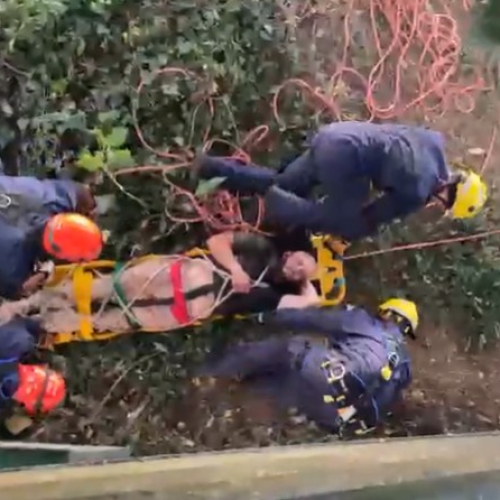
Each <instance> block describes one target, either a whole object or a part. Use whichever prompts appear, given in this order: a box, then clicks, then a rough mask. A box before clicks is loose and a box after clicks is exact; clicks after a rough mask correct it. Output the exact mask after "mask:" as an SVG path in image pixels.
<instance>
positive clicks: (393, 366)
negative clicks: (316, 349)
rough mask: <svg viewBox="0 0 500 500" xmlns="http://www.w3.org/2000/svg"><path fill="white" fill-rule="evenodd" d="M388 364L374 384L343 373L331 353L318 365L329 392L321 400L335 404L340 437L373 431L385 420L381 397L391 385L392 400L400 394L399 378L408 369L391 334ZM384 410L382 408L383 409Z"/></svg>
mask: <svg viewBox="0 0 500 500" xmlns="http://www.w3.org/2000/svg"><path fill="white" fill-rule="evenodd" d="M386 343H387V346H386V347H387V352H388V355H387V362H386V363H385V364H384V366H383V367H382V368H381V369H380V372H379V374H378V376H375V377H374V378H373V380H369V381H366V380H362V378H361V377H360V376H358V375H357V374H356V373H355V371H353V370H348V369H346V364H345V363H344V361H343V360H342V359H341V358H340V356H338V355H337V353H336V352H335V351H333V350H331V351H330V354H329V355H328V356H327V357H326V359H325V361H324V362H323V363H322V365H321V369H322V371H323V374H324V376H325V378H326V380H327V382H328V384H329V386H330V392H329V393H328V394H325V395H324V396H323V402H324V403H326V404H334V405H335V406H336V409H337V418H336V420H337V422H336V424H337V427H338V429H339V435H341V436H343V435H346V434H354V435H363V434H365V433H367V432H370V431H372V430H373V429H374V428H375V427H376V426H377V425H378V424H379V423H380V421H381V418H382V417H383V416H384V415H383V413H384V410H385V408H383V407H381V405H380V403H381V401H379V399H380V397H381V396H382V393H383V392H384V391H385V390H386V389H387V388H388V385H389V384H392V385H393V389H394V396H395V395H396V394H397V393H398V392H399V391H398V387H399V384H400V382H401V374H402V371H403V370H404V369H406V367H405V365H408V363H409V359H408V358H407V356H406V354H405V351H404V349H403V341H402V339H400V338H397V337H396V336H395V335H393V334H392V332H387V334H386ZM384 406H385V405H384Z"/></svg>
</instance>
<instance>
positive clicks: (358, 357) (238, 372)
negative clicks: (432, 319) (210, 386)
mask: <svg viewBox="0 0 500 500" xmlns="http://www.w3.org/2000/svg"><path fill="white" fill-rule="evenodd" d="M273 316H274V318H273V320H272V321H271V322H270V324H271V325H273V326H274V327H276V326H281V327H283V326H284V327H287V328H288V329H290V330H291V331H292V332H293V333H294V334H295V335H293V336H276V337H271V338H268V339H265V340H262V341H255V342H245V343H240V344H236V345H233V346H230V347H229V348H228V349H227V350H226V351H225V352H223V353H222V355H217V356H215V357H214V359H212V360H211V361H208V362H207V363H206V365H205V366H204V367H203V368H202V369H200V370H199V372H198V373H197V374H196V375H197V379H196V380H198V381H199V378H200V377H201V378H202V379H205V381H207V380H213V378H214V377H215V378H219V379H226V380H237V381H241V382H247V383H249V384H250V386H251V387H252V388H253V389H254V390H257V391H258V393H259V394H261V395H262V396H263V397H264V396H267V397H271V398H272V400H274V401H275V402H277V403H278V404H279V405H281V406H283V407H293V408H296V409H298V410H299V411H300V412H301V413H302V414H304V415H305V416H306V417H308V418H309V419H310V420H312V421H314V422H315V423H316V424H317V425H318V426H319V427H321V428H323V429H325V430H327V431H329V432H332V433H339V432H340V433H342V432H354V433H356V434H359V433H364V432H365V431H367V430H369V429H372V428H374V427H376V426H377V425H378V424H379V423H380V422H381V421H383V419H384V417H385V416H386V415H387V414H388V412H389V411H390V410H391V407H392V406H393V404H394V403H395V402H396V400H397V399H398V397H399V396H400V395H401V392H402V391H403V389H405V388H406V387H407V386H408V385H409V383H410V381H411V369H410V359H409V355H408V352H407V350H406V347H405V337H407V336H409V337H410V338H415V331H416V329H417V326H418V313H417V308H416V306H415V304H414V303H413V302H410V301H407V300H403V299H391V300H388V301H387V302H385V303H383V304H382V305H381V306H380V308H379V311H378V314H377V315H376V316H374V315H372V314H370V313H368V312H367V311H366V310H364V309H362V308H360V307H352V306H347V307H341V308H334V307H329V308H317V307H308V308H302V309H291V308H282V309H278V311H277V312H276V313H275V314H274V315H273ZM305 334H307V336H306V335H305ZM313 335H318V336H319V335H321V336H322V337H323V340H324V342H315V339H313V338H312V336H313Z"/></svg>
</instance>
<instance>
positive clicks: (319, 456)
mask: <svg viewBox="0 0 500 500" xmlns="http://www.w3.org/2000/svg"><path fill="white" fill-rule="evenodd" d="M499 449H500V433H493V434H470V435H464V436H450V437H444V436H443V437H430V438H412V439H392V440H381V441H378V440H370V441H359V442H353V443H347V444H344V443H342V444H340V443H335V444H329V445H317V446H316V445H311V446H290V447H273V448H263V449H258V450H245V451H234V452H224V453H210V454H196V455H183V456H177V457H166V458H152V459H146V460H133V461H128V462H118V463H110V464H106V465H100V466H74V467H50V468H34V469H31V470H29V471H19V472H5V473H2V474H0V485H1V486H0V488H1V492H2V498H8V499H9V500H33V498H36V499H37V500H77V499H78V500H83V499H85V500H91V499H92V500H104V499H110V498H113V499H114V500H132V499H133V500H138V499H141V498H148V500H151V499H164V498H165V499H166V498H168V499H175V500H184V499H186V500H187V499H190V500H193V499H207V498H210V499H214V500H240V499H241V500H249V499H259V500H287V499H291V498H301V497H302V498H308V497H313V496H316V495H323V494H333V493H338V492H342V491H348V490H352V489H359V488H366V487H373V486H377V485H384V484H385V485H390V484H397V483H402V482H413V481H417V480H421V479H430V478H433V479H434V478H442V477H451V476H460V475H462V474H471V473H477V472H487V471H492V470H500V453H499V452H498V450H499ZM143 495H144V496H143ZM332 498H335V497H334V496H332Z"/></svg>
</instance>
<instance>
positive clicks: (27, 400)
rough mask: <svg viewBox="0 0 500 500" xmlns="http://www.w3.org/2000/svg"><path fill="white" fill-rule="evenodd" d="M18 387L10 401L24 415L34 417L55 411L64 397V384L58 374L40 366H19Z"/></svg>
mask: <svg viewBox="0 0 500 500" xmlns="http://www.w3.org/2000/svg"><path fill="white" fill-rule="evenodd" d="M18 374H19V387H18V389H17V391H16V392H15V394H14V396H13V397H12V399H13V400H14V401H16V402H17V403H19V404H20V405H22V406H23V408H24V410H25V411H26V413H27V414H28V415H30V416H36V415H37V414H40V413H49V412H51V411H53V410H55V409H56V408H57V407H58V406H59V405H60V404H61V403H62V402H63V401H64V398H65V397H66V382H65V381H64V378H63V377H62V376H61V375H59V373H57V372H55V371H53V370H50V369H49V368H47V367H45V366H42V365H23V364H19V367H18Z"/></svg>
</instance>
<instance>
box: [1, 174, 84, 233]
mask: <svg viewBox="0 0 500 500" xmlns="http://www.w3.org/2000/svg"><path fill="white" fill-rule="evenodd" d="M78 186H79V184H78V183H76V182H73V181H65V180H50V179H49V180H39V179H36V178H34V177H12V176H8V175H0V218H1V219H4V220H6V221H8V222H9V223H11V224H12V225H15V226H17V227H20V228H23V229H31V228H33V227H36V226H40V224H42V223H43V222H45V221H46V220H47V219H48V218H49V217H51V216H52V215H56V214H59V213H63V212H73V211H75V210H76V205H77V194H78Z"/></svg>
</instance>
